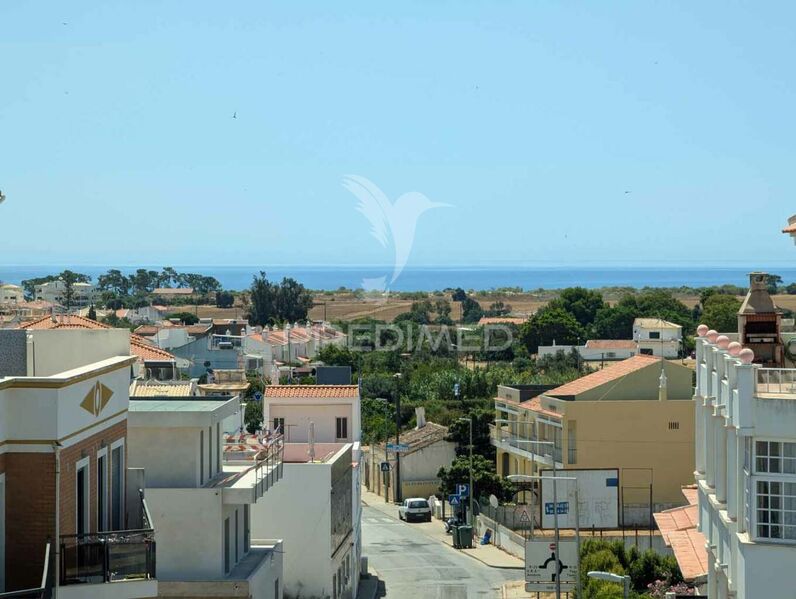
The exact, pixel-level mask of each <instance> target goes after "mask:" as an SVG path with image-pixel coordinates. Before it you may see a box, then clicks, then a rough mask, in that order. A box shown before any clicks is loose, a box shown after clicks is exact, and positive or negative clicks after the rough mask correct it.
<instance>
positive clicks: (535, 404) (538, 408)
mask: <svg viewBox="0 0 796 599" xmlns="http://www.w3.org/2000/svg"><path fill="white" fill-rule="evenodd" d="M520 406H521V407H523V408H526V409H528V410H530V411H531V412H536V413H537V414H544V415H545V416H550V417H551V418H557V419H559V420H560V419H561V414H559V413H558V412H553V411H552V410H547V409H545V408H543V407H542V400H541V399H539V398H538V397H534V398H533V399H529V400H528V401H524V402H522V403H521V404H520Z"/></svg>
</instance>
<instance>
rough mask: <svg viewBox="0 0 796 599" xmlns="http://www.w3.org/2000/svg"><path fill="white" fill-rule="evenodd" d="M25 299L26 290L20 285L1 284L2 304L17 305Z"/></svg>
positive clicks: (0, 301) (0, 296)
mask: <svg viewBox="0 0 796 599" xmlns="http://www.w3.org/2000/svg"><path fill="white" fill-rule="evenodd" d="M24 301H25V292H24V291H23V290H22V287H20V286H19V285H11V284H10V283H8V284H5V285H0V305H8V304H11V305H17V304H21V303H22V302H24Z"/></svg>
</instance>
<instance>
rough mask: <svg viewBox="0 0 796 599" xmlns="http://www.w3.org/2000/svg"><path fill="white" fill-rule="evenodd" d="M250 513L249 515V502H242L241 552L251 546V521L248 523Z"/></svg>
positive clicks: (246, 551)
mask: <svg viewBox="0 0 796 599" xmlns="http://www.w3.org/2000/svg"><path fill="white" fill-rule="evenodd" d="M250 517H251V516H250V515H249V504H248V503H247V504H244V506H243V552H244V553H248V552H249V550H250V549H251V548H252V537H251V523H250Z"/></svg>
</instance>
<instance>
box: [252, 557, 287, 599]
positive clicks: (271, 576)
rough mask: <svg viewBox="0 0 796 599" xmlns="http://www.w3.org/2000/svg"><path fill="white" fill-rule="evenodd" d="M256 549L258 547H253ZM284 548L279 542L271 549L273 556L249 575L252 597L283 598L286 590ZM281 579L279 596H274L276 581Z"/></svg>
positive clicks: (254, 598) (260, 598)
mask: <svg viewBox="0 0 796 599" xmlns="http://www.w3.org/2000/svg"><path fill="white" fill-rule="evenodd" d="M252 549H254V550H256V547H252ZM283 553H284V549H283V547H282V544H281V543H277V544H276V546H275V547H274V548H273V549H272V550H271V557H270V558H269V559H265V560H263V562H262V563H261V564H260V567H259V568H257V570H255V571H254V572H253V573H252V575H251V577H249V593H250V595H251V599H281V598H282V595H283V592H284V588H283V587H284V572H283V569H284V560H283V559H282V556H283ZM277 579H278V580H279V596H278V597H274V582H276V580H277Z"/></svg>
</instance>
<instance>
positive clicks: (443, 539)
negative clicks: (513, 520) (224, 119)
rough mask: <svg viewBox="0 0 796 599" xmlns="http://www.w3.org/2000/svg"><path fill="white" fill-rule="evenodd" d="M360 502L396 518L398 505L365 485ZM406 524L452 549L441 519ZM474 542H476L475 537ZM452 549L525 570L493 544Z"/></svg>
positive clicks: (489, 562) (488, 562)
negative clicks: (369, 489) (385, 500)
mask: <svg viewBox="0 0 796 599" xmlns="http://www.w3.org/2000/svg"><path fill="white" fill-rule="evenodd" d="M362 503H364V504H365V505H368V506H370V507H372V508H375V509H377V510H379V511H380V512H382V513H383V514H384V515H386V516H389V517H390V518H393V519H395V520H398V506H397V505H394V504H392V503H385V502H384V497H380V496H378V495H376V494H375V493H371V492H370V491H368V490H367V489H366V488H365V487H362ZM407 526H411V527H413V528H415V529H417V530H418V531H419V532H421V533H422V534H424V535H426V536H427V537H430V538H432V539H434V540H435V541H439V542H440V543H444V544H445V545H448V546H449V547H450V548H451V549H453V538H452V536H451V535H449V534H448V533H446V532H445V525H444V524H443V523H442V520H437V519H436V518H435V519H433V520H432V521H431V522H418V523H414V522H413V523H411V524H407ZM474 542H477V539H476V540H474ZM454 551H460V552H461V553H464V554H466V555H468V556H470V557H472V558H473V559H476V560H478V561H479V562H481V563H482V564H484V565H486V566H489V567H491V568H501V569H507V570H521V571H524V570H525V565H524V564H523V561H522V560H521V559H519V558H517V557H514V556H513V555H511V554H509V553H506V552H505V551H503V550H501V549H498V548H497V547H495V546H494V545H475V546H474V547H473V549H455V550H454Z"/></svg>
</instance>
